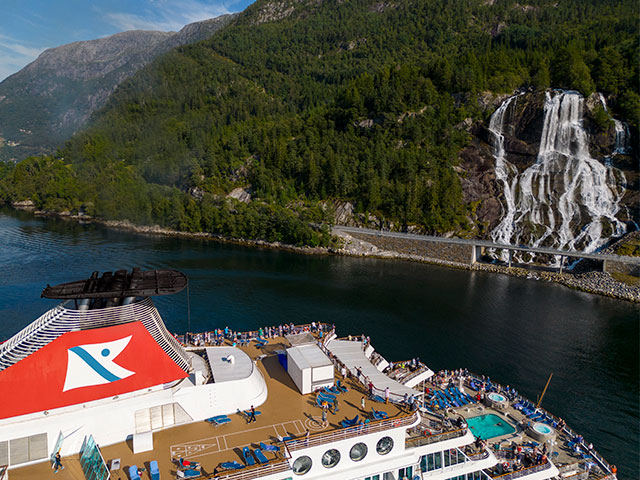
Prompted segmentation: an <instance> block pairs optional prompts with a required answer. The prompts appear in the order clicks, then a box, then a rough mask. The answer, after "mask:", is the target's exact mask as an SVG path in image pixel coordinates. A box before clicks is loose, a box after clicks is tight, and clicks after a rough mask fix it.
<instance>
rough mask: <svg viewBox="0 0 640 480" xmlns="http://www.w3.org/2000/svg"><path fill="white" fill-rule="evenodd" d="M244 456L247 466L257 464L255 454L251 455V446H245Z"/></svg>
mask: <svg viewBox="0 0 640 480" xmlns="http://www.w3.org/2000/svg"><path fill="white" fill-rule="evenodd" d="M242 456H243V457H244V463H246V464H247V466H249V467H250V466H251V465H255V464H256V461H255V459H254V458H253V455H251V450H250V449H249V447H244V448H243V449H242Z"/></svg>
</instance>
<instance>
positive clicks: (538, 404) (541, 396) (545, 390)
mask: <svg viewBox="0 0 640 480" xmlns="http://www.w3.org/2000/svg"><path fill="white" fill-rule="evenodd" d="M187 288H189V287H187ZM551 377H553V372H552V373H551V375H549V380H547V384H546V385H545V386H544V390H542V395H540V398H539V399H538V403H537V404H536V408H538V407H539V406H540V404H541V403H542V399H543V398H544V394H545V393H547V387H548V386H549V383H550V382H551Z"/></svg>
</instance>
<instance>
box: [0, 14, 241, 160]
mask: <svg viewBox="0 0 640 480" xmlns="http://www.w3.org/2000/svg"><path fill="white" fill-rule="evenodd" d="M233 18H234V15H222V16H220V17H216V18H213V19H207V20H203V21H200V22H194V23H192V24H189V25H186V26H184V27H183V28H182V29H181V30H179V31H178V32H160V31H151V30H130V31H126V32H119V33H115V34H113V35H109V36H107V37H104V38H99V39H94V40H87V41H79V42H72V43H69V44H65V45H61V46H58V47H53V48H49V49H47V50H45V51H44V52H42V53H41V54H40V55H39V56H38V58H37V59H36V60H34V61H33V62H31V63H30V64H28V65H27V66H25V67H24V68H23V69H21V70H20V71H18V72H16V73H14V74H13V75H10V76H9V77H7V78H6V79H5V80H3V81H2V82H0V138H3V139H4V141H3V142H1V143H2V144H4V145H2V144H0V160H3V159H4V160H7V159H11V158H14V159H18V160H20V159H22V158H24V157H26V156H28V155H33V154H39V153H51V152H52V151H53V149H54V148H55V147H57V146H58V145H60V144H61V143H62V142H64V141H65V140H67V139H68V138H69V137H70V136H71V134H72V133H73V132H75V131H76V130H78V129H79V128H81V127H82V126H84V125H85V124H86V122H87V121H88V119H89V117H90V116H91V114H92V113H93V112H94V111H96V110H97V109H99V108H100V107H102V106H103V105H104V104H105V102H106V100H107V99H108V97H109V96H110V95H111V93H113V91H114V90H115V89H116V87H117V86H118V85H119V84H120V83H122V81H124V80H125V79H126V78H129V77H130V76H131V75H133V74H134V73H135V72H136V71H138V70H139V69H140V68H142V67H144V66H145V65H147V64H148V63H149V62H151V61H152V60H153V59H154V58H156V57H158V56H159V55H162V54H163V53H165V52H167V51H169V50H170V49H172V48H176V47H178V46H181V45H185V44H188V43H192V42H196V41H200V40H203V39H205V38H207V37H208V36H210V35H212V34H213V33H214V32H216V31H217V30H218V29H220V28H222V27H224V26H226V25H227V24H228V23H229V22H230V21H231V20H232V19H233ZM9 142H10V143H11V144H12V145H15V144H19V145H15V146H13V147H12V146H9Z"/></svg>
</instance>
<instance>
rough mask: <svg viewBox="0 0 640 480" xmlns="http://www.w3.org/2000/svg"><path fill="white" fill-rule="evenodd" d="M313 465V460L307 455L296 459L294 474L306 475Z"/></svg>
mask: <svg viewBox="0 0 640 480" xmlns="http://www.w3.org/2000/svg"><path fill="white" fill-rule="evenodd" d="M311 465H313V462H312V461H311V458H310V457H307V456H306V455H304V456H302V457H299V458H296V461H295V462H293V473H295V474H296V475H304V474H305V473H307V472H308V471H309V470H311Z"/></svg>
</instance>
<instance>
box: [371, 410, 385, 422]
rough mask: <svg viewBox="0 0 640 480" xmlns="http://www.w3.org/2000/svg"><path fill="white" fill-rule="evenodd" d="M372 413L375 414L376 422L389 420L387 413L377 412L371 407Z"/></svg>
mask: <svg viewBox="0 0 640 480" xmlns="http://www.w3.org/2000/svg"><path fill="white" fill-rule="evenodd" d="M371 413H372V414H373V418H374V420H385V419H387V418H389V415H387V412H382V411H380V410H376V409H375V408H373V407H371Z"/></svg>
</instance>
